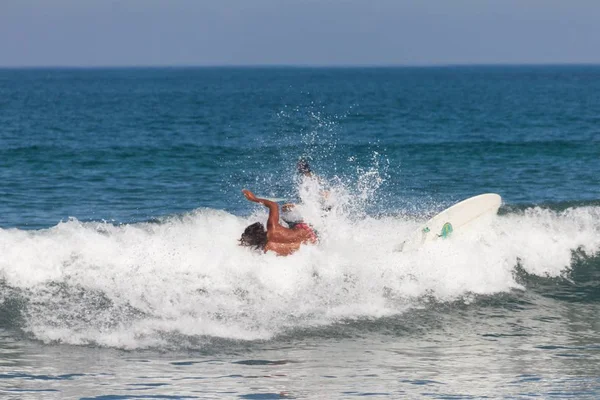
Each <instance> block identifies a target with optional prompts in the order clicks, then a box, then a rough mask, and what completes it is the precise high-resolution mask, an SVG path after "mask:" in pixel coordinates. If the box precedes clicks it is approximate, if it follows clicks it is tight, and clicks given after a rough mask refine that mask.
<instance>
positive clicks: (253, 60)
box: [0, 0, 600, 67]
mask: <svg viewBox="0 0 600 400" xmlns="http://www.w3.org/2000/svg"><path fill="white" fill-rule="evenodd" d="M562 63H585V64H600V0H569V1H567V0H52V1H49V0H0V67H29V66H35V67H43V66H74V67H101V66H180V65H185V66H214V65H298V66H304V65H309V66H365V65H367V66H371V65H448V64H450V65H455V64H562Z"/></svg>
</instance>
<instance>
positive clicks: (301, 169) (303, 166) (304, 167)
mask: <svg viewBox="0 0 600 400" xmlns="http://www.w3.org/2000/svg"><path fill="white" fill-rule="evenodd" d="M296 168H298V173H299V174H310V173H311V172H312V170H311V169H310V165H309V164H308V161H307V160H306V158H304V157H302V158H300V159H299V160H298V164H296Z"/></svg>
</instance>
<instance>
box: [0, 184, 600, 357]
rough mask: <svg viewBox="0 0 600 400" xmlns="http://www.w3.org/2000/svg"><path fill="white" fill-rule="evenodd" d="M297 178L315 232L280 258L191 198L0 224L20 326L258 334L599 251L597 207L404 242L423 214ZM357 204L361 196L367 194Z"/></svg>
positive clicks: (0, 250) (128, 333)
mask: <svg viewBox="0 0 600 400" xmlns="http://www.w3.org/2000/svg"><path fill="white" fill-rule="evenodd" d="M321 191H322V188H321V187H319V185H317V186H316V187H312V188H311V187H305V188H301V189H300V192H301V193H300V195H301V197H302V198H303V200H304V201H305V204H304V206H303V207H302V208H303V213H304V215H305V217H306V218H307V220H309V221H310V222H312V223H313V225H314V226H315V228H316V229H317V230H318V231H319V234H320V242H319V244H318V245H314V246H303V247H302V248H301V249H300V250H299V251H298V252H297V253H295V254H293V255H291V256H289V257H277V256H275V255H274V254H262V253H259V252H257V251H253V250H250V249H248V248H243V247H240V246H238V245H237V239H238V238H239V236H240V233H241V232H242V231H243V229H244V227H245V226H246V225H248V224H250V223H252V222H255V221H256V220H261V221H265V220H266V216H267V215H266V212H265V211H264V210H263V209H261V208H257V209H256V211H255V212H254V214H252V215H251V216H250V217H239V216H234V215H232V214H229V213H226V212H224V211H216V210H211V209H199V210H196V211H195V212H192V213H189V214H187V215H184V216H179V217H173V218H170V219H167V220H165V221H163V222H162V223H159V224H157V223H139V224H132V225H122V226H113V225H111V224H105V223H81V222H79V221H77V220H75V219H73V220H70V221H68V222H63V223H60V224H58V225H57V226H55V227H52V228H50V229H46V230H40V231H22V230H18V229H7V230H0V278H2V279H4V281H5V285H6V286H7V287H11V288H14V289H16V290H18V291H20V293H21V296H23V297H24V298H25V299H26V300H27V306H26V311H24V317H25V325H24V326H23V327H22V328H23V329H24V330H26V331H28V332H30V333H31V334H32V335H33V336H34V337H36V338H37V339H40V340H43V341H60V342H66V343H72V344H86V343H97V344H100V345H104V346H111V347H120V348H139V347H146V346H161V345H162V343H163V342H164V341H165V335H169V334H181V335H187V336H211V337H220V338H230V339H242V340H253V339H267V338H270V337H272V336H273V335H275V334H278V333H281V332H283V331H285V330H286V329H290V328H298V327H300V328H305V327H310V326H317V325H324V324H330V323H333V322H335V321H339V320H343V319H352V318H364V317H366V318H375V317H380V316H386V315H393V314H399V313H402V312H403V311H404V310H406V309H407V308H410V307H411V306H412V305H413V304H414V303H415V301H416V300H417V299H420V298H422V297H423V296H427V297H429V298H433V299H436V300H437V301H454V300H456V299H461V298H467V297H468V296H469V295H470V294H473V293H475V294H493V293H498V292H506V291H510V290H512V289H514V288H520V285H519V284H518V283H517V282H516V281H515V277H514V268H515V265H516V264H517V259H520V260H521V263H522V265H523V267H524V269H525V270H526V271H527V272H529V273H532V274H536V275H540V276H558V275H560V274H561V273H563V272H564V271H565V269H568V268H569V266H570V265H571V251H572V250H573V249H577V248H580V249H581V250H583V251H585V252H587V253H589V254H592V253H595V252H597V251H598V250H599V249H600V235H599V234H598V233H599V232H600V208H599V207H580V208H573V209H568V210H566V211H563V212H555V211H550V210H544V209H540V208H532V209H528V210H525V211H524V212H521V213H514V214H508V215H505V216H499V217H495V218H494V219H493V220H492V221H490V222H489V223H488V224H482V225H481V226H475V227H473V228H472V229H471V230H470V231H469V232H467V233H465V234H463V235H457V236H456V237H453V238H451V239H448V240H438V241H434V242H431V243H428V244H426V245H425V246H423V247H421V248H419V249H418V250H416V251H413V252H409V253H401V252H396V251H394V248H395V247H396V246H397V245H398V243H400V242H401V241H402V240H403V239H404V238H406V237H407V236H408V235H409V234H410V233H411V232H412V231H413V230H414V229H416V228H417V227H418V226H419V224H420V222H422V221H418V220H413V219H410V218H399V217H382V218H373V217H369V216H367V215H365V214H364V213H360V212H357V210H360V209H361V207H362V206H361V203H360V202H364V201H365V200H366V201H368V199H369V197H368V196H365V197H364V198H361V197H360V196H351V195H350V193H351V192H350V191H349V190H346V189H344V187H343V186H339V187H333V188H330V192H331V193H330V196H331V200H332V202H333V204H334V207H333V209H332V210H331V211H330V212H329V213H323V212H322V210H321V208H320V207H319V201H320V199H319V196H320V195H319V193H320V192H321ZM363 206H364V204H363Z"/></svg>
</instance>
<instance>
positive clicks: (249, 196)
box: [242, 189, 258, 203]
mask: <svg viewBox="0 0 600 400" xmlns="http://www.w3.org/2000/svg"><path fill="white" fill-rule="evenodd" d="M242 193H244V196H245V197H246V198H247V199H248V200H250V201H253V202H255V203H258V198H257V197H256V196H255V195H254V193H252V192H251V191H249V190H248V189H242Z"/></svg>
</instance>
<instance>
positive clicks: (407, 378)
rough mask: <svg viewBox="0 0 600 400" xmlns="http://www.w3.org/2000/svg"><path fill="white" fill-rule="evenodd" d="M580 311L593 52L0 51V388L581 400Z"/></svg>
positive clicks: (590, 370)
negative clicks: (442, 56)
mask: <svg viewBox="0 0 600 400" xmlns="http://www.w3.org/2000/svg"><path fill="white" fill-rule="evenodd" d="M301 157H304V158H305V159H307V160H308V161H309V162H310V165H311V167H312V169H313V171H314V172H315V173H316V174H317V175H318V176H319V177H320V181H319V182H320V183H319V185H317V186H320V187H312V188H306V187H305V186H303V185H302V184H301V180H300V179H299V177H298V175H297V173H296V163H297V161H298V160H299V158H301ZM244 188H246V189H250V190H252V191H254V192H255V193H256V194H257V195H261V196H272V197H280V198H284V199H286V200H287V201H290V202H296V203H300V204H302V205H303V207H304V217H305V219H306V220H307V221H309V222H310V223H311V224H312V225H313V226H314V227H315V228H316V229H317V230H318V232H319V243H318V244H317V245H310V246H303V247H302V248H301V249H300V250H299V251H298V252H297V253H295V254H293V255H291V256H289V257H277V256H275V255H274V254H269V253H267V254H261V253H260V252H257V251H254V250H251V249H248V248H243V247H240V246H238V244H237V240H238V239H239V237H240V234H241V232H242V231H243V229H244V228H245V226H247V225H249V224H250V223H253V222H255V221H261V222H265V221H266V217H267V213H266V210H265V209H264V208H261V207H260V206H258V205H256V204H255V203H250V202H248V201H247V200H246V199H244V197H243V195H242V194H241V190H242V189H244ZM323 190H327V191H328V192H329V193H330V197H329V198H328V201H330V202H331V204H332V206H331V210H330V211H329V212H326V213H324V212H322V210H321V208H320V206H319V199H320V194H321V192H322V191H323ZM490 192H491V193H498V194H500V195H501V196H502V199H503V202H502V206H501V208H500V210H499V213H498V216H496V217H494V218H492V219H491V220H489V221H487V223H486V224H480V225H476V226H474V227H472V228H470V229H469V231H468V232H464V233H463V234H462V235H460V234H459V235H457V236H456V237H452V238H450V239H447V240H436V241H433V242H430V243H426V244H425V245H423V246H421V247H420V248H418V249H416V250H414V251H410V252H398V251H396V249H397V247H398V245H399V244H400V243H402V242H403V241H404V240H405V239H406V238H407V237H408V236H409V235H410V234H411V233H412V232H413V231H414V230H415V229H417V228H418V227H419V226H420V225H421V224H422V223H423V222H424V221H426V220H427V219H428V218H430V217H432V216H433V215H435V214H436V213H437V212H439V211H441V210H443V209H445V208H447V207H449V206H451V205H452V204H454V203H456V202H458V201H460V200H463V199H466V198H468V197H471V196H475V195H478V194H481V193H490ZM599 316H600V66H472V67H470V66H464V67H458V66H457V67H420V68H416V67H415V68H294V67H277V68H275V67H273V68H269V67H261V68H241V67H240V68H237V67H230V68H226V67H219V68H217V67H214V68H123V69H119V68H114V69H111V68H105V69H68V68H55V69H0V396H1V397H2V398H3V399H63V398H65V399H66V398H69V399H70V398H73V399H103V400H104V399H111V400H113V399H210V398H219V399H221V398H231V399H280V398H295V399H349V398H363V397H367V398H394V399H395V398H431V399H472V398H493V399H495V398H511V399H512V398H544V399H546V398H557V399H558V398H560V399H563V398H588V399H596V398H600V317H599Z"/></svg>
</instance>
